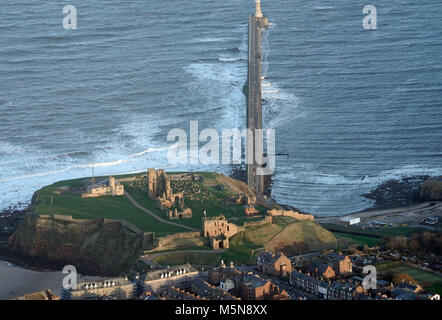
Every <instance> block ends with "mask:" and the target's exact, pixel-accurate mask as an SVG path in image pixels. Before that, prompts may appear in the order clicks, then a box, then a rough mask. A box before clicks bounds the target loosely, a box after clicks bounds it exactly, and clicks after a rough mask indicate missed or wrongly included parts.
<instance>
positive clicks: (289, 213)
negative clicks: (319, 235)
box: [267, 209, 315, 221]
mask: <svg viewBox="0 0 442 320" xmlns="http://www.w3.org/2000/svg"><path fill="white" fill-rule="evenodd" d="M267 213H268V214H269V216H271V217H278V216H280V217H291V218H294V219H297V220H308V221H315V217H314V216H313V215H312V214H304V213H299V212H297V211H292V210H289V211H285V210H276V209H272V210H267Z"/></svg>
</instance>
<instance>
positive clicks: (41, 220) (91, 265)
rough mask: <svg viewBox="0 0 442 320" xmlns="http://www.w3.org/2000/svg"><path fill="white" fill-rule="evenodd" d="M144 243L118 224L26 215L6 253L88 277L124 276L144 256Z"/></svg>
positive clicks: (135, 234) (101, 220)
mask: <svg viewBox="0 0 442 320" xmlns="http://www.w3.org/2000/svg"><path fill="white" fill-rule="evenodd" d="M142 248H143V239H142V238H141V237H140V235H139V234H137V233H135V232H133V231H132V230H129V229H128V228H126V227H125V226H124V225H123V224H122V223H120V222H118V221H111V222H105V220H104V219H95V220H75V219H71V220H69V219H57V218H54V217H47V216H46V217H43V216H41V217H40V216H38V215H35V214H27V215H26V216H25V218H24V220H23V222H22V223H21V224H20V225H19V227H18V228H17V230H16V231H15V232H14V233H13V234H12V235H11V237H10V238H9V241H8V244H7V249H8V250H9V251H10V252H14V253H15V254H17V255H20V256H22V257H23V258H29V259H31V260H38V261H45V262H47V263H48V264H50V265H51V266H53V267H57V268H59V269H60V270H61V269H62V268H63V266H65V265H74V266H75V267H76V268H77V271H78V272H80V273H82V274H88V275H102V276H105V275H106V276H107V275H108V276H114V275H123V274H125V273H126V272H127V271H128V270H129V269H130V268H131V267H132V265H133V264H134V263H135V261H136V260H137V259H138V257H139V256H140V254H141V252H142Z"/></svg>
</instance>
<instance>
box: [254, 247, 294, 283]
mask: <svg viewBox="0 0 442 320" xmlns="http://www.w3.org/2000/svg"><path fill="white" fill-rule="evenodd" d="M256 267H257V268H258V270H259V271H261V272H264V273H267V274H270V275H273V276H282V277H285V276H287V275H289V274H290V273H291V272H292V263H291V261H290V259H289V258H287V257H286V256H285V255H284V253H282V252H280V253H278V254H273V253H271V252H268V251H265V252H262V253H261V254H260V255H259V256H258V258H257V260H256Z"/></svg>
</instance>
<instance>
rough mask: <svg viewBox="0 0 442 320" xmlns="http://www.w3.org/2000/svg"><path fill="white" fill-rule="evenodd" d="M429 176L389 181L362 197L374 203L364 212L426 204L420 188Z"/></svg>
mask: <svg viewBox="0 0 442 320" xmlns="http://www.w3.org/2000/svg"><path fill="white" fill-rule="evenodd" d="M428 178H430V176H427V175H419V176H411V177H405V178H402V179H392V180H388V181H386V182H384V183H382V184H380V185H378V186H377V187H376V188H374V189H373V190H372V191H371V192H369V193H367V194H363V195H362V196H363V197H365V198H367V199H370V200H372V201H373V202H374V204H373V206H372V207H371V208H369V209H366V210H363V211H372V210H385V209H395V208H400V207H409V206H413V205H416V204H419V203H422V202H424V200H423V199H421V198H420V196H419V192H420V188H421V186H422V184H423V182H424V181H425V180H427V179H428Z"/></svg>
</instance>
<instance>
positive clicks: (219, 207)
mask: <svg viewBox="0 0 442 320" xmlns="http://www.w3.org/2000/svg"><path fill="white" fill-rule="evenodd" d="M198 174H199V175H201V176H202V177H203V179H202V181H199V182H198V184H199V186H200V188H201V190H204V191H206V192H208V193H209V194H210V199H204V200H190V199H187V198H186V199H185V204H186V206H187V207H189V208H191V209H192V218H190V219H176V220H173V222H174V223H178V224H182V225H185V226H190V227H194V228H198V229H199V228H201V225H202V218H203V212H204V211H206V212H207V216H209V217H213V216H218V215H221V214H223V215H225V216H226V217H227V218H231V217H243V216H244V208H243V206H242V205H236V204H233V205H227V204H226V203H225V201H224V200H225V199H228V198H231V197H232V192H231V190H229V188H228V187H227V186H226V185H224V184H218V185H217V184H216V183H217V180H216V177H217V176H216V174H214V173H210V172H199V173H198ZM136 175H137V176H139V175H142V174H136ZM131 176H133V175H122V176H117V178H118V177H120V178H126V177H131ZM105 178H107V177H96V181H97V182H98V181H100V180H102V179H105ZM87 183H88V178H81V179H74V180H67V181H60V182H57V183H54V184H52V185H50V186H46V187H44V188H42V189H41V190H39V191H38V192H37V193H36V194H35V197H34V200H35V201H34V202H35V203H36V204H35V206H34V209H35V212H36V213H38V214H53V213H56V214H64V215H71V216H72V217H73V218H76V219H97V218H107V219H121V220H126V221H127V222H129V223H131V224H133V225H134V226H136V227H138V228H139V229H141V230H143V231H145V232H155V234H156V236H157V237H161V236H164V235H167V234H171V233H177V232H184V231H186V229H184V228H180V227H177V226H172V225H169V224H165V223H162V222H160V221H158V220H156V219H155V218H154V217H152V216H150V215H149V214H147V213H145V212H143V211H142V210H139V209H138V208H136V207H135V206H133V205H132V204H131V203H130V201H129V200H128V199H127V198H126V197H124V196H118V197H110V196H105V197H99V198H81V195H80V193H79V191H78V192H77V193H72V192H66V193H60V194H55V193H54V191H56V190H57V188H59V187H61V186H69V187H75V188H78V190H80V189H79V188H81V187H85V185H86V184H87ZM125 190H126V192H128V193H129V194H130V195H131V196H132V197H133V198H134V199H135V200H136V201H137V202H138V203H139V204H140V205H141V206H143V207H144V208H147V209H149V210H150V211H151V212H153V213H154V214H156V215H157V216H158V217H160V218H162V219H165V220H167V217H166V214H165V212H164V211H162V210H161V209H160V208H159V207H158V206H157V204H156V201H155V200H152V199H150V198H149V197H148V196H147V191H146V190H142V189H135V188H134V189H132V188H129V187H128V186H127V185H126V186H125ZM51 195H52V200H51ZM51 201H52V206H51ZM258 209H260V210H262V212H264V208H261V207H258Z"/></svg>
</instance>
